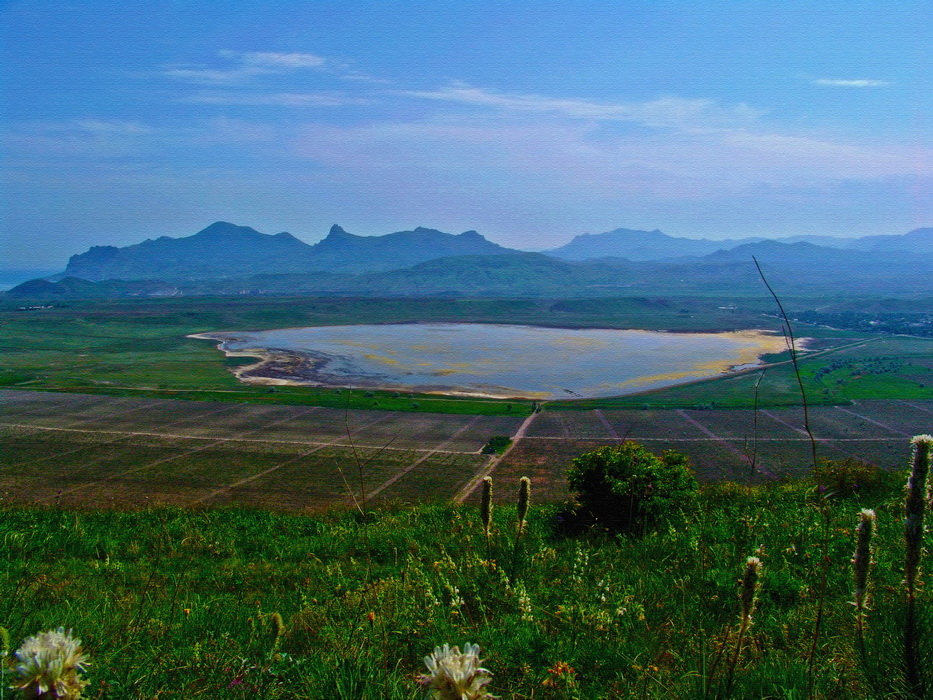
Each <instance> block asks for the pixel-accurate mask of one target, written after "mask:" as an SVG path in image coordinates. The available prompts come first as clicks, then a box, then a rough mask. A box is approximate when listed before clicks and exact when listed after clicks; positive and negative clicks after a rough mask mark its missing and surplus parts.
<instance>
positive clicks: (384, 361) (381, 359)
mask: <svg viewBox="0 0 933 700" xmlns="http://www.w3.org/2000/svg"><path fill="white" fill-rule="evenodd" d="M363 357H365V358H366V359H367V360H369V361H370V362H378V363H379V364H381V365H392V366H396V365H400V364H402V363H401V362H399V361H398V360H397V359H395V358H394V357H389V356H388V355H378V354H376V353H374V352H368V353H365V354H364V355H363Z"/></svg>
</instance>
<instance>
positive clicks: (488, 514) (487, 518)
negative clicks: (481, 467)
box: [480, 476, 492, 539]
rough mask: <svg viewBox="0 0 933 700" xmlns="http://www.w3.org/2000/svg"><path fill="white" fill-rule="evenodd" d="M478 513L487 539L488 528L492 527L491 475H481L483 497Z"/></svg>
mask: <svg viewBox="0 0 933 700" xmlns="http://www.w3.org/2000/svg"><path fill="white" fill-rule="evenodd" d="M480 514H481V515H482V518H483V534H485V535H486V539H489V532H490V528H491V527H492V477H491V476H484V477H483V498H482V501H481V503H480Z"/></svg>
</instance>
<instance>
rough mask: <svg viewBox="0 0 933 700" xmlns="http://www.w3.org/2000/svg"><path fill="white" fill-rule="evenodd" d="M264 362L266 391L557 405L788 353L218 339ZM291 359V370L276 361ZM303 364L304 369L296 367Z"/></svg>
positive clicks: (719, 341)
mask: <svg viewBox="0 0 933 700" xmlns="http://www.w3.org/2000/svg"><path fill="white" fill-rule="evenodd" d="M201 337H210V338H212V339H216V340H220V341H221V349H223V350H225V351H227V352H229V353H233V354H254V355H257V356H260V357H265V358H266V362H265V363H260V364H259V365H254V366H253V367H251V368H247V369H246V370H245V371H244V370H240V372H238V374H239V375H240V376H241V378H242V379H244V380H247V381H253V382H259V383H279V384H281V383H295V384H313V385H324V386H354V387H372V388H386V389H398V390H406V391H418V392H442V393H451V394H472V395H488V396H498V397H527V398H540V399H558V398H575V397H597V396H617V395H620V394H626V393H633V392H636V391H642V390H645V389H650V388H655V387H660V386H665V385H669V384H676V383H678V382H684V381H689V380H693V379H701V378H705V377H712V376H716V375H717V374H720V373H722V372H723V371H728V370H729V369H730V368H734V367H736V366H744V365H748V364H753V363H755V362H757V361H758V357H759V356H760V355H761V354H763V353H766V352H778V351H780V350H783V349H784V340H783V338H781V337H779V336H774V335H770V334H766V333H763V332H760V331H742V332H732V333H664V332H658V331H640V330H610V329H584V330H570V329H563V328H541V327H537V326H510V325H493V324H472V323H425V324H386V325H359V326H318V327H313V328H287V329H281V330H271V331H256V332H242V333H240V332H237V333H211V334H206V335H204V336H201ZM283 353H284V355H285V356H286V357H290V359H289V361H287V362H280V361H272V360H271V359H270V358H272V357H274V356H276V355H278V357H279V360H281V358H282V356H283ZM296 357H297V358H300V361H296V360H295V358H296Z"/></svg>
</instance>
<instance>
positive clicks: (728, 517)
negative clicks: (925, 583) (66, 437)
mask: <svg viewBox="0 0 933 700" xmlns="http://www.w3.org/2000/svg"><path fill="white" fill-rule="evenodd" d="M902 483H903V475H902V474H896V475H892V477H891V478H890V479H889V482H888V483H887V484H886V486H884V487H883V488H881V489H880V490H879V491H877V492H875V493H874V494H872V495H865V496H863V497H862V499H861V500H855V499H851V498H850V499H839V498H835V497H833V498H821V497H819V496H818V495H817V494H816V493H815V492H814V491H813V488H812V485H811V484H810V483H808V482H805V481H797V482H787V483H782V484H776V485H771V486H768V487H745V486H737V485H734V484H728V483H727V484H721V485H715V486H707V487H705V488H704V491H703V495H702V500H701V503H702V506H701V510H700V512H699V513H698V514H697V515H696V517H695V518H694V520H693V521H692V522H691V523H690V524H689V526H687V527H684V528H681V529H669V530H665V531H663V532H659V533H654V534H648V535H646V536H645V537H643V538H640V539H630V538H613V537H609V536H606V535H598V534H591V535H583V536H579V537H560V536H558V535H556V534H555V531H554V522H555V517H556V515H557V506H533V507H532V511H531V516H530V520H529V525H528V528H527V530H526V532H525V535H524V536H523V538H522V540H521V541H520V543H519V544H518V546H516V543H515V540H514V532H515V525H514V517H515V515H514V508H513V507H512V506H511V505H510V504H508V503H503V502H497V505H496V508H495V510H494V523H495V527H494V535H493V538H492V540H491V543H490V544H489V545H488V547H487V543H486V542H485V540H484V538H483V535H482V527H481V524H480V518H479V513H478V512H477V511H476V510H475V509H473V508H470V507H460V508H457V507H452V506H446V505H424V506H419V507H414V508H393V507H386V508H383V509H381V510H379V511H378V512H371V513H367V514H366V515H365V516H360V515H359V514H355V513H353V512H346V511H335V512H333V513H331V514H329V515H323V516H321V515H318V516H314V517H305V516H301V515H287V514H281V513H275V512H263V511H258V510H244V509H218V510H180V509H166V508H157V509H147V510H141V511H136V512H119V511H90V512H89V511H81V512H77V511H69V510H65V509H59V508H17V507H4V508H2V509H0V542H2V543H3V546H2V547H0V625H2V626H4V627H6V628H7V629H8V630H9V631H10V633H11V637H12V639H13V640H14V644H17V643H18V642H19V640H21V639H23V638H24V637H25V636H27V635H30V634H34V633H36V632H38V631H40V630H43V629H47V628H52V627H58V626H64V627H65V628H71V629H73V630H74V633H75V634H76V635H78V636H80V637H81V638H82V639H83V642H84V647H85V649H86V650H87V651H88V652H89V653H90V654H91V657H92V662H93V665H92V666H90V668H89V671H88V674H87V675H88V678H89V679H90V681H91V686H90V688H89V692H88V693H87V695H88V697H94V698H102V699H103V698H114V699H121V700H122V699H126V698H154V697H186V698H189V697H190V698H197V697H204V698H216V697H224V698H233V699H235V698H256V697H264V698H353V699H354V700H365V699H368V698H372V699H375V698H379V699H384V698H390V699H392V698H416V697H425V694H424V693H423V692H421V691H420V690H419V689H418V688H417V687H416V685H415V683H414V681H413V678H414V675H415V674H416V673H418V672H421V671H423V668H422V665H421V658H422V657H423V656H424V655H425V654H427V653H429V652H430V651H431V649H433V647H434V646H435V645H438V644H443V643H450V644H459V645H462V644H464V643H465V642H475V643H478V644H480V645H481V647H482V649H483V656H484V658H485V659H486V661H485V665H486V666H487V667H488V668H489V669H490V670H491V671H492V673H493V676H494V679H493V683H492V685H491V686H490V690H491V692H493V693H494V694H496V695H498V696H500V697H514V698H538V699H549V698H603V697H607V698H608V697H613V698H614V697H618V698H629V697H632V698H634V697H639V698H640V697H656V698H671V697H677V698H702V697H717V696H719V697H723V696H725V695H726V688H727V685H728V681H727V676H728V674H727V666H728V659H729V658H731V651H732V649H733V645H734V634H735V630H736V627H737V624H736V623H737V620H738V610H739V606H738V599H737V588H736V581H737V579H738V578H739V577H740V575H741V571H742V567H743V564H744V562H745V558H746V557H747V556H749V555H752V554H756V553H757V554H758V556H760V557H761V558H762V560H763V561H764V573H763V579H762V589H761V593H760V601H759V605H758V609H757V612H756V614H755V616H754V622H753V626H752V628H751V631H750V636H749V637H748V640H747V644H746V647H745V649H746V651H745V652H744V653H743V654H742V656H741V658H740V660H739V663H738V664H737V667H736V669H735V677H734V681H733V682H732V685H733V687H732V688H731V691H730V696H731V697H756V698H758V697H782V698H802V697H806V694H807V661H808V657H809V654H810V649H811V645H812V640H813V633H814V625H815V619H816V615H817V610H818V607H819V602H820V598H821V596H822V595H823V594H822V593H821V586H820V584H819V581H820V575H821V571H822V567H823V562H824V561H826V562H828V567H827V569H826V573H827V577H826V586H825V612H824V618H823V620H822V625H821V632H820V635H819V640H818V644H816V645H815V657H814V659H813V661H814V667H815V668H816V669H817V671H816V673H815V677H814V679H813V682H814V688H813V690H814V692H813V696H814V697H822V698H842V699H846V698H864V697H869V696H871V695H872V694H873V693H877V694H880V693H881V692H891V693H895V692H897V691H898V690H899V686H898V684H899V682H900V681H899V678H900V675H899V674H900V672H899V659H898V651H897V650H898V634H899V631H898V630H899V628H898V622H897V621H898V616H899V615H900V611H901V605H900V602H899V601H900V597H901V592H900V591H901V584H900V578H901V574H900V566H901V563H900V562H901V561H902V558H903V553H902V548H903V545H902V539H901V538H902V524H901V519H902V517H903V516H902V506H901V503H900V486H901V484H902ZM513 486H514V485H513V484H511V483H509V484H505V483H504V482H503V483H499V482H497V484H496V490H495V492H496V494H497V495H500V494H506V495H507V497H508V498H511V497H512V495H513V493H512V492H513V488H512V487H513ZM862 506H871V507H874V508H876V509H877V511H878V529H879V532H878V536H877V539H876V555H875V558H876V560H877V565H876V567H875V569H874V572H873V581H874V583H873V594H874V602H873V609H872V611H871V613H870V614H869V621H868V629H869V635H868V654H867V656H866V658H865V660H864V663H863V662H861V661H860V660H859V656H858V654H857V653H856V651H855V646H854V634H853V630H854V626H853V616H852V608H851V605H850V604H849V600H850V599H851V583H850V567H849V564H848V562H849V558H850V557H851V553H852V549H853V546H854V545H853V530H854V526H855V524H856V521H857V514H858V510H859V508H860V507H862ZM928 541H929V540H928ZM824 557H825V558H824ZM931 605H933V600H931V594H930V591H929V590H926V591H924V592H923V593H922V594H921V609H922V610H923V611H925V612H924V613H923V614H924V615H925V618H924V619H925V620H926V621H927V622H928V623H929V622H933V620H930V615H929V611H930V607H931ZM275 613H278V614H279V615H281V617H282V619H283V621H284V632H283V634H281V636H277V635H276V633H275V627H274V624H273V614H275ZM923 644H924V649H925V653H927V654H929V653H931V651H933V650H931V646H933V640H931V639H930V638H925V639H924V641H923ZM560 663H564V664H567V665H569V666H570V667H571V668H572V669H573V671H572V672H569V671H568V672H565V673H559V672H558V669H559V668H560V667H559V666H558V664H560ZM928 668H929V667H928ZM549 669H550V670H549ZM7 672H8V671H7ZM872 684H876V686H875V687H874V688H873V686H872Z"/></svg>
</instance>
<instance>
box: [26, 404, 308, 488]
mask: <svg viewBox="0 0 933 700" xmlns="http://www.w3.org/2000/svg"><path fill="white" fill-rule="evenodd" d="M313 408H314V407H312V408H309V409H308V410H306V411H305V412H304V413H310V412H311V411H312V410H313ZM298 415H303V414H301V413H300V414H298ZM296 417H297V416H289V417H288V418H282V419H281V420H277V421H273V422H272V423H268V424H266V425H264V426H262V427H260V428H254V429H253V430H248V431H246V432H243V433H240V435H249V434H250V433H251V432H255V431H256V430H265V429H266V428H269V427H272V426H273V425H277V424H279V423H284V422H285V421H286V420H291V419H292V418H296ZM224 442H226V440H217V441H215V442H213V443H211V444H208V445H202V446H201V447H198V448H196V449H193V450H189V451H187V452H182V453H180V454H177V455H173V456H172V457H165V458H163V459H158V460H156V461H155V462H150V463H148V464H144V465H142V466H141V467H135V468H133V469H127V470H126V471H122V472H119V473H117V474H108V475H107V476H105V477H103V478H100V479H97V480H95V481H88V482H85V483H83V484H77V485H75V486H72V487H71V488H69V489H64V490H62V491H59V492H58V493H56V494H55V495H54V496H46V497H45V498H39V499H36V500H35V501H34V502H35V503H43V502H45V501H49V500H53V499H56V498H59V497H60V496H64V495H65V494H69V493H74V492H75V491H80V490H82V489H86V488H88V487H91V486H96V485H98V484H101V483H103V482H105V481H112V480H114V479H119V478H121V477H124V476H129V475H130V474H135V473H137V472H141V471H143V470H144V469H151V468H152V467H157V466H158V465H160V464H165V463H166V462H171V461H173V460H176V459H181V458H182V457H187V456H189V455H193V454H197V453H198V452H203V451H204V450H208V449H210V448H211V447H217V446H218V445H222V444H223V443H224Z"/></svg>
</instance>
